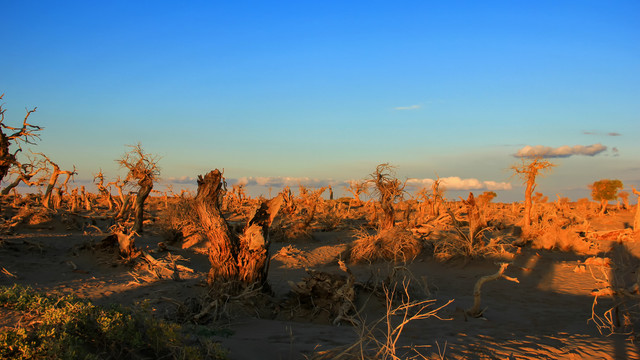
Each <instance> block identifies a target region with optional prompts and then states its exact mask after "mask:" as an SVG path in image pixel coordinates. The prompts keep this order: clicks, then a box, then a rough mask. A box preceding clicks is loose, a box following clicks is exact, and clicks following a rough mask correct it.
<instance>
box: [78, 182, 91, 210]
mask: <svg viewBox="0 0 640 360" xmlns="http://www.w3.org/2000/svg"><path fill="white" fill-rule="evenodd" d="M80 194H81V195H82V202H83V203H84V209H85V210H87V211H91V199H90V198H89V194H87V192H86V191H85V188H84V185H82V186H81V187H80Z"/></svg>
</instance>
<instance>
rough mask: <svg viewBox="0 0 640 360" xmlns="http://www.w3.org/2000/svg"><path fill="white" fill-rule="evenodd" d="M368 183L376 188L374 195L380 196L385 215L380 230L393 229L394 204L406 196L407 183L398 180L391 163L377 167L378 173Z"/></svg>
mask: <svg viewBox="0 0 640 360" xmlns="http://www.w3.org/2000/svg"><path fill="white" fill-rule="evenodd" d="M367 183H370V184H373V185H374V186H375V188H374V194H375V195H377V196H378V198H379V200H380V206H381V207H382V211H383V213H384V217H383V219H382V222H381V224H380V228H381V229H390V228H392V227H393V226H394V222H395V217H394V216H395V215H394V209H393V204H394V203H395V202H396V200H399V199H402V197H403V196H404V193H405V191H404V188H405V186H406V185H407V182H406V181H405V182H402V181H400V180H398V178H396V176H395V172H394V171H393V166H391V165H389V163H384V164H380V165H378V166H377V167H376V171H375V172H374V173H373V174H371V175H370V179H369V180H367Z"/></svg>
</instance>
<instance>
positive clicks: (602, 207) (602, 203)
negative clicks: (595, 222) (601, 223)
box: [598, 199, 609, 216]
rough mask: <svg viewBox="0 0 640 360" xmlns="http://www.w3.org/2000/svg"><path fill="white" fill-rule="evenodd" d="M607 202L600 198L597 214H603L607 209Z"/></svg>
mask: <svg viewBox="0 0 640 360" xmlns="http://www.w3.org/2000/svg"><path fill="white" fill-rule="evenodd" d="M607 203H609V201H608V200H605V199H602V200H600V212H599V213H598V216H602V215H604V213H605V212H606V211H607Z"/></svg>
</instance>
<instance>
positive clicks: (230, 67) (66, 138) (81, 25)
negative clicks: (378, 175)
mask: <svg viewBox="0 0 640 360" xmlns="http://www.w3.org/2000/svg"><path fill="white" fill-rule="evenodd" d="M1 8H2V20H1V21H0V33H1V34H3V37H2V38H3V39H2V41H1V42H0V44H1V45H2V47H1V49H2V50H1V54H2V55H1V56H0V93H2V92H4V93H5V94H6V95H5V98H4V103H5V108H6V109H7V113H6V116H7V117H6V120H5V122H7V123H8V124H17V123H19V122H20V121H21V119H22V118H23V116H24V108H25V107H29V108H31V107H34V106H37V107H38V111H37V112H36V113H35V114H33V117H32V121H33V122H34V123H37V124H39V125H42V126H44V127H46V129H45V131H44V132H43V134H42V140H41V142H40V143H39V144H38V146H37V148H35V151H42V152H44V153H46V154H48V155H49V156H50V157H51V158H52V159H53V160H54V161H57V162H58V163H59V164H60V165H61V166H62V167H63V168H70V167H71V166H72V165H74V164H75V165H76V166H77V168H78V170H79V175H78V177H77V181H78V182H82V181H87V180H89V179H91V178H92V174H93V173H96V172H97V171H98V170H99V169H100V168H102V169H103V170H104V172H105V174H106V175H107V177H108V178H113V177H115V176H116V175H118V174H124V171H123V170H119V169H118V168H117V166H116V164H115V162H114V159H116V158H118V157H119V156H120V155H121V154H122V153H124V151H125V146H124V145H125V144H134V143H137V142H141V143H142V145H143V147H144V148H145V150H146V151H147V152H150V153H154V154H158V155H160V156H161V157H162V159H161V160H160V166H161V168H162V177H163V179H164V181H173V180H174V179H177V178H181V177H185V176H186V177H195V176H196V175H198V174H202V173H205V172H206V171H208V170H211V169H213V168H216V167H217V168H224V169H225V174H226V176H227V177H228V178H230V179H237V178H241V177H268V178H275V180H274V179H272V180H273V181H272V182H271V183H273V184H278V181H277V179H280V178H279V177H291V178H301V177H308V178H311V179H315V180H313V181H310V183H312V184H323V183H325V182H327V181H329V180H330V179H331V180H332V181H333V182H334V184H339V183H340V182H341V181H344V180H350V179H361V178H364V177H366V176H367V174H369V173H371V172H372V171H373V170H374V169H375V166H376V165H377V164H379V163H382V162H390V163H392V164H394V165H396V166H397V167H398V168H397V173H398V176H399V177H400V178H417V179H424V178H434V177H435V176H436V174H437V175H439V176H440V177H455V176H457V177H460V178H462V179H478V180H479V181H480V182H481V183H482V182H484V181H495V182H508V183H511V184H512V185H513V187H512V189H511V190H505V191H499V192H498V194H499V197H498V199H497V200H498V201H500V200H502V201H513V200H520V199H521V198H522V188H521V187H520V184H519V181H518V180H517V179H514V178H510V176H511V173H510V171H508V170H507V169H508V167H509V166H510V165H513V164H515V163H516V162H517V161H519V160H518V158H516V157H514V156H513V155H514V154H515V153H517V152H518V150H520V149H521V148H523V147H524V146H527V145H529V146H537V145H541V146H548V147H551V148H557V147H560V146H564V145H568V146H575V145H584V146H587V145H593V144H602V145H603V146H605V147H607V150H606V151H602V152H600V153H598V154H596V155H593V156H584V155H573V156H568V157H562V158H556V159H553V161H554V162H556V163H557V164H558V167H557V168H556V169H554V171H553V172H552V173H551V174H549V175H548V176H547V177H546V178H545V179H543V180H541V182H540V185H539V187H538V190H539V191H542V192H544V193H545V194H547V195H549V196H550V198H552V199H555V194H556V193H561V194H563V195H565V196H570V197H572V198H574V199H576V198H578V197H583V196H587V195H588V189H587V185H588V184H590V183H592V182H593V181H595V180H599V179H602V178H618V179H620V180H622V181H623V183H624V184H625V187H626V188H629V187H630V185H635V186H636V187H638V186H640V144H639V141H638V139H640V41H638V39H640V22H638V14H640V2H637V1H606V2H605V1H585V0H581V1H536V2H520V1H481V2H480V1H447V2H444V1H443V2H430V1H405V2H390V1H384V2H382V1H353V2H344V1H340V2H338V1H322V2H320V1H314V2H311V1H295V2H294V1H290V2H289V1H286V2H285V1H279V2H266V1H263V2H258V1H255V2H248V1H233V2H232V1H229V2H220V1H217V2H211V1H203V2H188V3H186V4H180V3H178V2H162V1H135V2H131V1H126V2H124V1H122V2H119V1H113V2H103V3H100V4H98V3H97V2H90V1H82V2H68V1H65V2H50V1H46V2H45V1H4V2H3V3H2V7H1ZM611 133H613V135H616V136H612V135H611ZM614 148H615V150H614ZM616 150H617V151H616ZM256 189H257V188H256ZM254 190H255V189H254ZM462 190H465V189H462V188H461V192H463V191H462ZM474 191H480V192H481V191H484V190H483V189H474ZM450 195H451V197H455V196H457V195H458V192H451V194H450Z"/></svg>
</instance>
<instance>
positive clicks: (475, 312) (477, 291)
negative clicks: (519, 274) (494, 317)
mask: <svg viewBox="0 0 640 360" xmlns="http://www.w3.org/2000/svg"><path fill="white" fill-rule="evenodd" d="M507 266H509V263H502V264H501V265H500V270H498V272H496V273H495V274H492V275H486V276H483V277H481V278H480V279H478V281H477V282H476V285H475V286H474V288H473V307H471V308H470V309H468V310H467V311H466V314H467V315H469V316H471V317H475V318H478V317H481V316H482V314H483V313H484V311H485V310H486V308H485V309H482V310H481V309H480V297H481V294H482V291H481V290H482V285H484V283H486V282H489V281H492V280H497V279H499V278H501V277H502V278H505V279H506V280H509V281H513V282H516V283H520V281H518V279H517V278H514V277H510V276H507V275H504V271H505V270H506V269H507Z"/></svg>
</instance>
